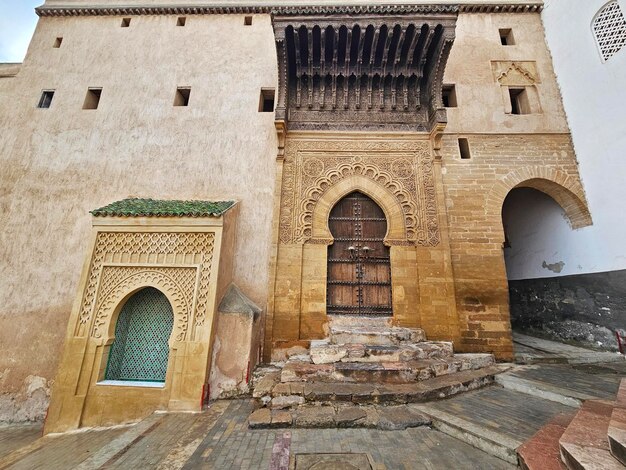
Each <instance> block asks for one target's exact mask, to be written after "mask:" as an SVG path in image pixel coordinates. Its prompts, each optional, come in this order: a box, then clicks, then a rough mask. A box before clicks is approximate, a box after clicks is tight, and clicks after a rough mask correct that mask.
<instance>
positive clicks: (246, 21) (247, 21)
mask: <svg viewBox="0 0 626 470" xmlns="http://www.w3.org/2000/svg"><path fill="white" fill-rule="evenodd" d="M243 24H244V25H245V26H252V17H251V16H246V17H245V18H244V19H243Z"/></svg>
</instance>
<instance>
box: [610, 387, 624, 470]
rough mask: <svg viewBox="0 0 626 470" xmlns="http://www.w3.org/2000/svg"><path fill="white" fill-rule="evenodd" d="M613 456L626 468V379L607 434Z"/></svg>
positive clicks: (616, 401) (619, 393)
mask: <svg viewBox="0 0 626 470" xmlns="http://www.w3.org/2000/svg"><path fill="white" fill-rule="evenodd" d="M607 437H608V439H609V448H610V450H611V454H612V455H613V457H615V458H616V459H617V460H619V461H620V462H621V464H622V465H624V466H626V379H622V381H621V382H620V386H619V391H618V392H617V399H616V400H615V408H613V412H612V413H611V420H610V421H609V429H608V432H607Z"/></svg>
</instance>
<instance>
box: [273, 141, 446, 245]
mask: <svg viewBox="0 0 626 470" xmlns="http://www.w3.org/2000/svg"><path fill="white" fill-rule="evenodd" d="M354 175H360V176H364V177H366V178H369V179H371V180H372V181H374V182H375V183H377V184H379V185H380V186H381V187H383V188H384V189H385V190H387V191H388V192H390V193H391V194H393V196H394V197H395V199H396V200H397V202H398V204H399V205H400V207H402V211H403V213H404V223H405V234H406V239H405V240H404V241H398V240H396V241H393V242H391V243H393V244H418V245H423V246H436V245H438V244H439V240H440V235H439V223H438V215H437V205H436V193H435V180H434V176H433V156H432V153H431V151H430V144H429V142H428V141H413V142H406V141H382V140H381V141H336V140H333V141H310V140H290V141H289V142H288V143H287V149H286V153H285V163H284V169H283V185H282V194H281V214H280V241H281V243H285V244H288V243H309V242H310V243H323V242H327V241H324V240H311V227H312V213H313V210H314V208H315V205H316V204H317V201H319V199H320V198H321V197H322V195H323V194H324V193H325V192H326V191H327V190H328V189H329V188H331V187H332V186H333V185H334V184H336V183H338V182H339V181H342V180H344V179H346V178H348V177H351V176H354Z"/></svg>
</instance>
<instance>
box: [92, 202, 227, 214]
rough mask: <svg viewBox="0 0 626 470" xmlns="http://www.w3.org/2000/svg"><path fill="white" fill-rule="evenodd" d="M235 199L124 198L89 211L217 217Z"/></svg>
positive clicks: (95, 212)
mask: <svg viewBox="0 0 626 470" xmlns="http://www.w3.org/2000/svg"><path fill="white" fill-rule="evenodd" d="M234 205H235V201H173V200H169V201H161V200H157V199H138V198H131V199H124V200H122V201H117V202H114V203H113V204H109V205H108V206H104V207H101V208H100V209H95V210H93V211H91V214H93V215H94V217H219V216H221V215H223V214H224V213H225V212H226V211H227V210H228V209H230V208H231V207H233V206H234Z"/></svg>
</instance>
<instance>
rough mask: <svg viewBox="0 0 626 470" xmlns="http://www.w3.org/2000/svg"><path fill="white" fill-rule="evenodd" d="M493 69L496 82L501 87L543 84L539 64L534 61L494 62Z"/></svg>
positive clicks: (492, 63)
mask: <svg viewBox="0 0 626 470" xmlns="http://www.w3.org/2000/svg"><path fill="white" fill-rule="evenodd" d="M491 68H492V70H493V75H494V78H495V80H496V82H498V83H499V84H500V85H504V86H530V85H535V84H536V83H541V80H539V74H538V72H537V63H536V62H534V61H509V60H505V61H493V62H491Z"/></svg>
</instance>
